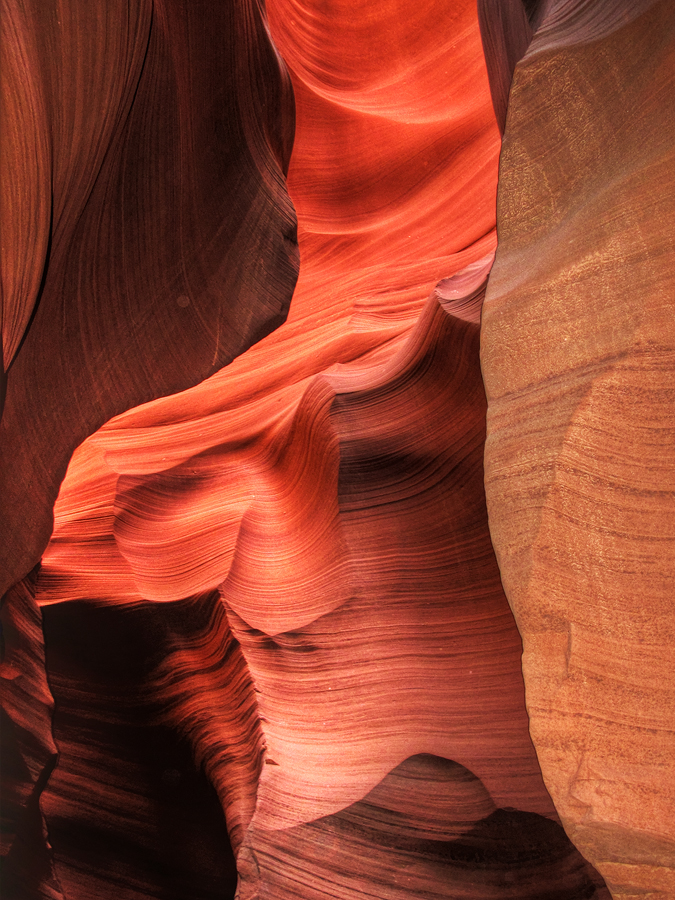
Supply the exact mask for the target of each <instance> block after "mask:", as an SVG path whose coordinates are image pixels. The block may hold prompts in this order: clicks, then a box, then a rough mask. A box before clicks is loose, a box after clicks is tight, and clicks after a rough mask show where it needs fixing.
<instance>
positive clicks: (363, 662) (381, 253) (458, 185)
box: [0, 0, 667, 900]
mask: <svg viewBox="0 0 675 900" xmlns="http://www.w3.org/2000/svg"><path fill="white" fill-rule="evenodd" d="M6 5H7V6H8V8H9V9H10V13H11V15H9V16H8V17H5V18H4V19H3V27H4V28H6V29H7V33H8V35H9V37H10V43H9V46H10V47H11V53H10V54H9V57H8V58H9V59H10V62H11V65H10V66H8V67H7V69H6V72H7V73H8V74H7V75H6V76H5V78H6V82H5V85H6V86H5V97H6V98H8V99H6V100H5V101H4V102H5V103H6V109H7V110H8V113H7V115H8V118H10V119H11V121H12V122H14V123H16V126H15V128H14V130H13V131H11V132H10V133H9V134H10V137H9V139H5V140H6V141H7V146H8V147H9V151H10V152H9V155H8V156H7V157H6V158H7V160H8V161H9V166H10V167H9V168H8V169H7V172H8V175H7V184H8V186H7V196H8V197H9V198H10V199H9V209H10V210H11V211H12V230H11V233H10V240H9V241H8V242H7V244H6V246H7V247H8V251H7V260H8V264H7V265H6V266H5V268H4V269H3V290H4V288H5V285H7V290H6V291H5V295H4V299H3V303H5V306H4V307H3V309H4V313H3V328H4V329H5V331H4V337H3V346H4V348H5V362H6V364H7V362H8V361H9V359H10V357H11V356H12V354H13V356H14V358H13V362H12V365H11V368H9V374H8V378H7V398H6V406H5V410H4V415H3V420H2V427H3V428H4V429H5V437H6V442H5V443H3V445H2V446H3V448H4V449H3V452H4V453H5V455H6V458H7V466H6V467H5V469H4V470H3V472H4V475H3V477H6V479H7V485H8V487H7V489H6V490H5V493H4V495H3V502H6V503H7V508H8V510H9V512H8V518H7V519H6V526H3V527H7V532H8V534H9V535H10V538H9V539H8V540H9V543H7V545H6V546H7V549H6V557H7V560H8V564H7V571H6V582H7V587H8V590H7V593H6V594H5V596H4V600H3V605H2V617H3V629H4V636H5V644H4V652H3V660H2V666H1V667H0V676H1V677H2V679H3V680H2V681H1V682H0V686H2V687H3V698H4V699H3V703H4V708H5V710H6V714H7V718H8V725H7V734H9V735H10V738H9V739H8V740H7V741H5V739H4V737H3V743H7V746H8V747H9V750H10V754H11V765H10V766H9V767H7V768H6V767H5V766H4V765H3V781H4V784H5V787H4V788H3V790H6V791H7V796H8V797H9V798H10V802H9V803H8V804H7V805H6V806H5V805H3V823H2V824H3V835H4V837H5V841H4V845H3V852H5V853H6V859H5V861H6V863H7V871H8V873H9V877H10V879H11V881H10V882H8V883H10V884H11V889H12V890H13V891H14V892H15V893H16V895H17V897H20V898H24V897H25V898H26V900H34V898H47V897H49V898H54V900H85V898H87V900H88V898H92V897H96V898H97V900H98V898H102V900H107V898H110V900H113V898H114V900H117V898H123V900H141V898H147V897H157V898H158V900H159V898H163V900H166V898H170V900H184V898H188V897H189V898H190V900H193V898H197V900H211V898H216V897H221V898H222V897H234V896H235V893H236V896H237V897H238V898H239V900H253V898H259V900H272V898H278V897H290V898H298V900H315V898H316V900H319V898H336V900H338V898H340V900H342V898H344V900H347V898H352V897H356V896H361V895H365V896H373V897H377V898H381V900H404V898H421V897H425V898H435V897H438V898H441V897H453V898H467V900H469V898H471V900H492V898H494V900H498V898H514V900H516V898H527V900H543V898H547V900H590V898H597V900H608V898H609V893H608V891H607V888H606V886H605V884H604V881H603V878H602V877H601V876H600V875H599V874H598V872H597V871H596V870H595V869H594V868H593V867H592V866H591V865H590V864H589V863H588V862H587V860H586V859H585V858H584V856H583V855H582V854H581V853H580V852H579V849H578V848H577V847H575V846H574V844H573V843H571V842H570V840H569V837H568V835H567V834H566V833H565V831H564V830H563V828H562V827H561V824H560V820H559V818H558V814H557V812H556V809H555V807H554V805H553V802H552V800H551V796H550V795H549V792H548V790H547V788H546V786H545V783H544V779H543V778H542V772H541V769H540V765H539V761H538V759H537V756H536V753H535V748H534V746H533V743H532V740H531V737H530V732H529V723H528V716H527V712H526V705H525V685H524V683H523V675H522V669H521V652H522V642H521V636H520V634H519V631H518V628H517V626H516V622H515V621H514V616H513V612H512V610H511V607H510V606H509V602H508V601H507V597H506V595H505V593H504V590H503V588H502V583H501V579H500V571H499V568H498V565H497V559H496V557H495V554H494V551H493V547H492V542H491V537H490V532H489V530H488V517H487V508H486V501H485V491H484V465H483V454H484V445H485V433H486V432H485V429H486V410H487V404H486V397H485V391H484V387H483V380H482V375H481V369H480V342H481V334H480V331H481V310H482V307H483V301H484V297H485V291H486V281H487V277H488V273H489V272H490V268H491V266H492V263H493V259H494V252H495V247H496V232H495V194H496V185H497V162H498V153H499V150H500V137H499V129H500V128H501V129H502V130H504V127H506V144H505V146H506V148H507V149H508V146H509V144H508V140H509V134H510V129H511V126H512V122H511V115H512V113H511V107H510V106H509V111H508V117H509V118H508V122H507V116H506V106H507V96H508V91H509V87H510V84H511V78H512V77H513V73H514V71H515V77H516V84H517V79H518V77H519V73H520V71H521V69H526V68H527V66H528V65H529V64H530V62H529V60H530V54H532V53H534V52H535V48H536V46H537V41H538V40H539V39H540V38H539V36H540V34H544V35H546V40H549V44H550V47H551V48H553V50H554V51H555V52H558V51H559V48H560V47H561V46H566V45H565V44H564V41H563V43H562V44H561V43H560V40H559V37H560V35H559V32H560V28H563V31H564V28H565V27H571V28H572V31H573V32H574V34H577V31H579V29H581V31H582V32H583V33H584V34H592V35H593V40H597V39H599V38H602V36H603V34H605V32H607V33H614V32H616V33H617V34H620V33H621V28H620V26H621V25H623V26H625V22H626V20H630V21H629V25H630V26H631V27H633V26H632V24H631V23H633V22H636V23H637V22H640V21H641V19H640V14H641V12H643V10H642V8H637V7H636V8H635V10H633V11H631V10H629V9H628V7H626V8H625V9H624V8H623V7H621V8H619V7H617V8H618V9H619V13H618V14H617V15H616V16H614V18H612V16H609V19H611V21H610V22H609V24H608V23H607V21H605V19H606V18H607V17H604V18H603V16H600V19H599V21H598V17H597V15H595V13H594V12H593V10H591V11H590V13H589V12H588V9H587V8H586V6H584V4H581V5H579V4H577V5H575V6H574V7H571V6H570V8H569V9H567V7H564V8H563V7H562V6H560V5H559V6H558V7H556V8H555V9H553V10H552V8H549V7H552V5H551V4H549V5H548V6H546V8H544V5H543V4H536V3H527V4H526V5H525V6H524V7H522V8H521V6H520V5H519V2H518V3H517V2H513V3H510V4H508V3H505V4H503V5H498V4H494V3H490V2H487V0H486V2H483V3H481V4H480V8H479V9H478V10H477V9H476V7H475V5H474V4H473V3H472V2H469V0H461V2H453V3H451V4H448V3H447V2H446V0H421V2H420V0H418V2H414V3H413V2H410V0H406V2H403V3H402V2H400V0H396V2H395V0H384V2H382V3H380V4H377V5H370V6H365V5H364V6H362V7H360V8H357V7H356V5H355V4H354V3H351V2H347V0H344V2H343V0H339V2H338V0H331V2H330V3H328V4H317V3H315V2H312V0H270V2H269V3H268V8H267V11H266V13H264V12H263V10H262V9H261V4H260V3H258V2H253V0H237V2H233V3H227V4H218V5H213V4H202V3H200V2H197V3H194V4H192V3H191V4H187V5H186V4H180V3H177V2H167V0H163V2H160V0H156V2H153V3H151V2H150V0H148V2H147V3H146V4H141V3H139V4H138V5H136V6H132V7H128V8H127V6H125V7H124V10H123V11H122V8H121V7H119V8H118V6H117V5H116V4H114V3H113V4H98V3H93V4H86V5H85V4H78V2H70V3H66V2H62V3H58V4H57V3H55V4H54V6H53V8H52V7H51V6H50V7H49V10H48V11H47V12H45V13H44V15H43V14H42V13H41V12H40V14H38V11H37V8H35V9H34V8H33V7H31V6H30V4H23V5H22V4H18V3H10V2H9V0H7V4H6ZM122 12H123V13H124V14H122ZM568 14H569V15H568ZM266 15H268V16H269V31H268V28H267V19H266ZM551 16H553V18H551ZM556 16H557V18H556ZM566 16H567V18H566ZM589 16H590V23H591V24H590V25H588V21H589ZM594 16H595V17H594ZM50 17H51V18H50ZM134 17H136V18H134ZM570 17H571V22H572V25H570V24H569V22H568V19H570ZM622 17H623V18H622ZM666 18H667V17H666ZM559 20H560V21H562V22H563V25H562V26H560V27H558V25H559ZM556 23H558V24H556ZM563 26H564V27H563ZM556 28H558V30H557V31H556ZM574 29H576V31H575V30H574ZM584 29H586V30H584ZM593 29H595V30H593ZM617 29H618V30H617ZM270 33H271V34H272V35H273V37H274V41H275V44H276V47H277V48H278V50H279V53H280V54H281V57H283V59H284V61H285V64H286V65H288V69H289V72H290V78H291V80H292V83H293V90H294V94H295V116H296V123H297V127H296V129H295V143H294V148H293V155H292V157H291V159H290V167H289V168H288V190H289V193H290V196H291V197H292V198H293V203H294V205H295V209H296V210H297V221H298V231H297V241H298V244H299V248H300V257H301V262H302V265H301V269H300V276H299V280H298V283H297V287H296V290H295V293H294V296H293V303H292V306H291V308H290V312H289V314H288V318H287V320H286V321H285V323H284V324H280V323H281V322H282V320H283V319H284V316H285V314H286V310H287V305H288V298H289V294H290V290H291V287H292V285H293V282H294V277H295V266H296V264H297V259H296V254H297V248H296V243H295V237H296V235H295V214H294V212H293V210H292V209H291V206H290V202H289V199H288V195H287V194H286V188H285V180H284V174H283V173H284V172H285V171H286V169H287V167H288V166H289V154H290V148H291V143H292V142H293V139H294V134H293V103H292V99H291V93H290V90H289V81H288V77H287V76H286V74H285V72H286V70H285V68H284V64H282V63H281V62H280V56H278V55H277V50H276V49H275V47H274V45H273V44H272V43H271V40H270ZM83 34H86V35H87V38H86V39H84V38H83V37H82V35H83ZM551 35H553V37H551ZM481 36H482V41H483V43H484V45H485V47H486V57H484V55H483V49H482V44H481ZM576 40H577V39H576V38H575V41H576ZM556 41H557V43H556ZM573 43H574V42H573ZM666 43H667V41H666V39H665V38H664V46H665V45H666ZM528 47H529V48H530V49H529V50H528ZM543 58H548V57H547V56H546V55H545V54H544V57H543ZM519 60H521V62H520V64H518V61H519ZM486 62H487V67H486ZM653 65H654V66H658V60H655V61H654V62H653ZM85 72H87V73H88V72H90V73H91V74H90V77H87V78H85V76H84V73H85ZM535 86H536V85H535ZM94 98H96V99H97V101H98V102H97V103H96V104H94V103H93V102H92V101H93V99H94ZM654 103H655V104H656V101H654ZM655 108H656V106H655ZM495 114H496V119H495ZM23 135H25V138H23V139H20V137H21V136H23ZM85 136H86V140H85ZM544 140H545V141H548V137H546V136H545V135H544ZM664 144H665V138H664ZM556 146H557V145H556ZM546 152H548V150H546ZM11 167H14V168H16V169H17V171H19V172H20V179H23V181H21V182H19V181H17V182H16V183H15V181H13V179H12V177H11V174H9V173H11V171H12V168H11ZM515 168H517V167H515ZM516 182H517V178H516ZM518 189H519V188H518ZM523 195H525V193H524V192H523ZM503 196H504V194H503V188H502V197H503ZM46 197H47V198H49V197H53V198H54V204H53V209H54V210H57V212H58V215H55V214H54V213H53V210H52V211H50V209H49V203H48V202H47V200H46V199H45V198H46ZM511 202H512V203H513V204H514V206H515V207H517V203H518V201H517V199H513V198H512V200H511ZM503 204H504V201H503V200H502V206H503ZM582 206H583V204H582ZM503 215H504V213H503V210H502V209H501V208H500V216H501V217H502V218H503ZM506 252H507V254H508V241H507V251H506ZM500 253H501V251H500ZM26 258H29V259H31V260H33V266H34V268H33V269H31V268H30V267H27V266H25V264H24V261H25V259H26ZM507 258H508V256H507ZM501 259H502V257H501V255H500V260H501ZM3 265H4V264H3ZM499 265H502V263H501V262H500V263H499ZM531 269H532V266H531V265H530V266H527V265H525V266H524V267H523V270H522V273H521V274H522V277H525V275H526V274H527V273H528V272H530V271H531ZM5 272H7V275H6V276H5V274H4V273H5ZM5 278H6V279H7V280H6V282H5ZM498 284H499V282H498ZM490 291H491V292H492V293H491V296H494V289H493V287H492V286H491V287H490ZM491 302H492V301H491ZM490 314H491V313H490ZM47 317H49V318H47ZM47 323H49V325H48V324H47ZM277 325H278V326H279V327H277V328H276V330H274V329H275V326H277ZM489 327H490V326H489V322H488V331H487V337H488V340H489V339H490V338H491V332H490V331H489ZM494 333H498V332H496V331H495V332H494ZM515 334H516V329H515V326H514V330H513V331H509V332H507V336H508V337H509V339H513V337H514V335H515ZM530 344H531V347H532V348H534V347H535V341H534V339H532V340H531V341H530ZM528 349H529V348H528ZM57 351H58V352H57ZM244 351H245V352H244ZM238 354H239V355H238ZM486 354H489V347H488V349H486V347H484V348H483V356H484V360H483V361H484V365H485V366H486V372H487V374H488V378H489V377H490V371H489V366H490V360H489V358H488V355H486ZM235 357H236V358H235ZM500 361H503V360H501V359H500V358H499V357H498V356H497V357H496V360H495V365H496V364H497V363H498V362H500ZM527 361H528V353H527V349H526V350H524V351H522V359H521V362H522V375H523V377H525V373H526V372H527ZM223 367H224V368H223ZM495 371H496V369H495ZM185 388H190V389H189V390H182V389H185ZM180 390H182V393H175V392H176V391H180ZM167 395H171V396H167ZM36 397H40V407H39V408H40V410H41V411H42V410H45V413H44V414H42V413H41V414H40V415H37V416H35V415H34V416H33V417H32V418H31V417H30V416H28V415H27V413H26V410H27V409H30V410H35V409H36V408H37V407H36V399H35V398H36ZM28 398H32V399H31V401H30V403H29V401H28ZM145 401H149V402H145ZM31 403H32V405H31ZM134 404H142V405H137V406H136V407H135V408H131V407H132V406H133V405H134ZM124 410H127V411H126V412H124ZM115 414H116V415H115ZM491 414H492V413H491ZM111 416H114V417H113V418H110V417H111ZM491 421H492V420H491ZM104 422H105V424H103V423H104ZM99 426H102V427H99ZM95 429H98V430H95ZM87 435H90V436H89V437H87V439H86V440H84V441H83V438H85V437H86V436H87ZM5 437H3V441H4V440H5ZM12 441H14V443H12ZM78 445H79V446H78ZM75 447H77V449H75V451H74V453H73V452H72V451H73V448H75ZM488 449H490V448H488ZM71 454H72V458H71V459H70V464H69V466H68V471H67V474H66V475H65V478H63V476H64V472H65V467H66V463H67V462H68V459H69V458H70V457H71ZM488 460H489V461H490V457H488ZM62 478H63V482H62V484H61V487H60V492H59V495H58V499H57V500H56V504H55V507H54V529H53V534H52V538H51V541H50V542H49V544H48V546H47V547H46V549H45V543H46V540H47V536H48V532H49V527H50V521H51V520H50V516H51V509H52V504H53V501H54V497H55V494H56V490H57V488H58V486H59V484H60V482H61V480H62ZM22 479H23V480H22ZM514 483H515V477H514ZM28 485H31V486H32V487H31V489H30V490H29V488H28ZM491 502H492V510H493V517H494V509H495V508H497V518H496V519H495V521H497V522H498V520H499V510H500V509H502V508H503V509H507V499H505V498H504V497H501V496H498V497H496V498H495V496H494V493H493V495H492V500H491ZM27 504H28V506H27ZM28 508H29V509H30V510H31V514H30V515H28V514H27V513H26V509H28ZM508 508H509V509H510V507H508ZM520 522H521V519H520V518H519V516H518V515H517V514H514V516H513V517H512V518H511V519H510V522H507V526H508V527H510V528H516V529H518V528H520ZM17 523H20V524H21V528H19V524H17ZM507 531H508V529H507ZM495 534H496V538H495V539H496V540H497V542H499V540H500V538H501V533H500V532H499V529H498V527H497V531H496V532H495ZM12 542H13V543H12ZM499 546H500V545H499V543H498V547H499ZM43 550H44V552H43ZM3 552H5V551H4V550H3ZM41 553H42V560H41V564H40V567H39V569H38V568H37V567H34V566H35V563H37V561H38V557H39V556H40V554H41ZM500 553H501V550H500ZM10 562H11V566H10V565H9V563H10ZM33 567H34V568H33ZM507 568H508V562H507ZM568 569H569V570H571V571H573V566H571V565H569V566H568ZM29 570H30V574H28V575H26V573H27V572H28V571H29ZM22 578H23V580H21V579H22ZM11 585H14V586H13V587H11ZM3 590H4V588H3ZM514 608H515V609H516V613H518V608H517V607H516V606H515V604H514ZM526 649H527V648H526ZM539 671H542V672H543V671H546V670H545V667H544V666H542V667H540V669H539ZM19 672H20V673H21V675H20V676H19V677H17V673H19ZM24 672H25V674H24ZM529 677H530V676H529V674H528V679H529ZM528 685H529V681H528ZM528 690H529V687H528ZM528 699H529V694H528ZM551 708H553V709H555V707H554V706H551ZM588 733H590V729H589V730H588ZM535 736H536V735H535ZM545 753H546V750H545V748H544V755H545ZM57 754H58V755H57ZM546 759H547V760H548V758H547V757H546ZM563 771H564V766H563ZM552 790H553V788H552ZM561 811H562V812H563V824H565V825H566V827H567V828H568V831H570V833H572V831H571V830H570V822H569V817H567V818H566V815H567V808H566V807H565V806H564V804H563V805H562V807H561ZM575 834H576V833H575ZM582 838H583V835H582ZM589 846H590V850H591V851H592V850H593V847H592V846H591V845H589ZM593 858H594V859H595V858H597V854H596V856H595V857H593ZM609 874H610V875H611V872H610V873H609ZM608 877H609V876H608Z"/></svg>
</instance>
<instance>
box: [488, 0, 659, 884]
mask: <svg viewBox="0 0 675 900" xmlns="http://www.w3.org/2000/svg"><path fill="white" fill-rule="evenodd" d="M674 88H675V16H674V15H673V9H672V6H671V4H668V3H663V2H661V3H641V4H622V3H617V4H604V5H603V4H593V3H587V4H576V3H575V4H572V3H564V2H557V3H553V4H550V5H549V8H548V12H547V16H546V18H545V19H544V21H543V22H542V24H541V26H540V29H539V31H538V32H537V33H536V34H535V36H534V38H533V40H532V43H531V44H530V47H529V50H528V51H527V53H526V55H525V56H524V58H523V59H522V60H521V62H520V63H519V64H518V66H517V67H516V70H515V77H514V81H513V86H512V88H511V95H510V101H509V109H508V120H507V124H506V132H505V135H504V144H503V151H502V157H501V166H500V184H499V203H498V208H499V219H498V228H499V239H500V243H499V250H498V253H497V258H496V262H495V265H494V268H493V270H492V274H491V276H490V283H489V289H488V292H487V297H486V302H485V306H484V310H483V332H482V363H483V372H484V378H485V385H486V391H487V395H488V419H487V422H488V436H487V443H486V451H485V459H486V489H487V498H488V508H489V512H490V528H491V534H492V538H493V542H494V545H495V549H496V552H497V559H498V561H499V567H500V570H501V574H502V579H503V582H504V586H505V589H506V593H507V596H508V597H509V601H510V603H511V606H512V608H513V610H514V613H515V616H516V621H517V623H518V627H519V630H520V632H521V635H522V637H523V644H524V656H523V669H524V675H525V684H526V692H527V705H528V711H529V715H530V729H531V733H532V737H533V740H534V743H535V746H536V748H537V754H538V757H539V760H540V762H541V766H542V771H543V775H544V779H545V781H546V784H547V786H548V788H549V790H550V792H551V796H552V798H553V800H554V802H555V804H556V807H557V809H558V812H559V813H560V816H561V819H562V822H563V824H564V826H565V828H566V830H567V832H568V834H569V835H570V836H571V837H572V839H573V841H574V842H575V843H576V845H577V846H578V847H579V849H580V850H581V851H582V852H583V853H584V854H585V855H586V856H587V858H588V859H589V860H591V861H592V862H594V863H595V865H596V866H597V867H598V869H599V871H600V872H602V873H603V875H604V876H605V878H606V880H607V884H608V886H609V887H610V889H611V890H612V892H613V894H614V896H615V897H624V896H630V897H634V896H640V897H642V896H648V897H654V898H657V897H658V898H665V897H673V896H675V818H674V813H675V739H674V735H673V729H674V724H675V718H674V714H673V710H674V709H675V691H674V683H673V672H674V671H675V657H674V656H673V647H674V646H675V640H674V638H675V634H674V632H673V614H672V603H673V586H674V574H675V569H674V560H675V499H674V498H675V493H674V489H675V480H674V473H675V419H674V409H675V407H674V406H673V384H674V378H675V352H674V351H675V330H674V327H673V296H674V294H673V287H674V283H673V271H674V269H675V247H674V245H673V229H674V225H675V203H674V197H675V141H673V122H674V121H675V107H674V105H673V98H674V97H675V92H674Z"/></svg>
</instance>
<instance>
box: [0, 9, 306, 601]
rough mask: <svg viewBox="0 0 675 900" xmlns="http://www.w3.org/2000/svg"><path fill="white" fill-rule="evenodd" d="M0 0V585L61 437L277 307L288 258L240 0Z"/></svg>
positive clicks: (251, 337) (93, 424)
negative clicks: (0, 400)
mask: <svg viewBox="0 0 675 900" xmlns="http://www.w3.org/2000/svg"><path fill="white" fill-rule="evenodd" d="M5 6H6V9H3V13H2V16H1V19H2V27H3V41H2V43H3V66H2V71H3V79H4V81H3V97H4V100H3V103H4V106H3V120H4V117H5V116H7V119H8V122H9V125H8V127H3V129H2V152H1V153H0V166H1V171H2V179H3V181H2V184H3V213H4V215H3V220H4V221H3V225H4V227H3V257H2V279H3V280H2V290H3V301H2V303H3V319H2V328H3V348H4V349H3V355H4V366H5V370H7V368H8V366H9V365H10V364H11V370H10V371H9V373H8V380H7V395H6V399H5V406H4V411H3V413H2V420H1V422H0V497H1V501H0V502H1V506H0V596H1V595H2V594H4V592H5V591H6V590H7V588H9V587H10V586H11V585H12V584H13V583H14V582H16V581H17V580H18V579H20V578H21V577H23V576H24V575H25V574H26V572H27V571H28V570H30V569H31V568H32V566H33V565H34V564H35V563H36V562H37V561H38V559H39V557H40V554H41V553H42V551H43V549H44V547H45V546H46V544H47V541H48V539H49V535H50V533H51V530H52V519H51V512H52V507H53V504H54V500H55V499H56V495H57V492H58V488H59V485H60V482H61V481H62V479H63V476H64V475H65V471H66V467H67V464H68V461H69V459H70V456H71V454H72V452H73V450H74V449H75V447H76V446H77V445H78V444H79V443H80V442H81V441H82V440H83V439H84V438H85V437H86V436H87V435H88V434H90V433H91V432H92V431H94V430H96V429H97V428H98V427H99V426H100V425H102V424H103V422H104V421H106V420H107V419H108V418H110V417H111V416H112V415H114V414H117V413H119V412H121V411H122V410H124V409H127V408H128V407H130V406H134V405H136V404H138V403H141V402H144V401H147V400H151V399H154V398H155V397H158V396H161V395H163V394H168V393H171V392H175V391H178V390H182V389H184V388H186V387H189V386H191V385H194V384H196V383H198V382H199V381H201V380H202V379H203V378H205V377H206V376H207V375H210V374H212V373H213V372H214V371H216V370H217V369H219V368H220V367H221V366H223V365H225V364H226V363H228V362H230V361H231V360H232V359H233V358H234V357H235V356H236V355H237V354H238V353H240V352H242V350H244V349H246V348H247V347H249V346H250V345H251V344H252V343H254V342H255V341H256V340H258V339H260V338H261V337H262V336H263V335H264V334H266V333H268V332H269V331H270V330H272V329H273V328H274V327H275V326H277V325H278V324H280V322H281V321H283V319H284V317H285V314H286V312H287V309H288V304H289V301H290V295H291V291H292V288H293V285H294V282H295V276H296V272H297V248H296V245H295V215H294V212H293V209H292V207H291V204H290V201H289V199H288V195H287V194H286V190H285V184H284V176H283V170H284V169H285V167H286V166H287V164H288V157H289V154H290V145H291V142H292V126H293V110H292V97H291V93H290V89H289V83H288V76H287V74H286V73H285V71H284V70H283V67H282V66H281V65H280V62H279V59H278V56H277V54H276V52H275V50H274V48H273V47H272V45H271V42H270V39H269V34H268V32H267V30H266V25H265V22H264V21H263V18H262V15H261V13H260V9H259V6H258V5H257V4H256V3H254V2H248V0H247V2H244V3H241V4H237V5H235V6H223V5H217V6H216V7H215V8H214V6H213V4H210V3H200V2H196V3H190V4H189V5H187V6H185V5H184V4H182V3H178V2H175V0H155V2H154V3H152V2H149V0H135V2H132V3H126V2H124V3H122V2H117V0H113V2H108V0H105V2H100V0H94V2H92V0H86V2H83V0H67V2H60V0H53V2H51V0H50V2H40V3H37V2H28V3H25V4H20V3H18V2H9V0H8V2H7V3H6V4H5ZM252 261H253V262H252Z"/></svg>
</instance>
